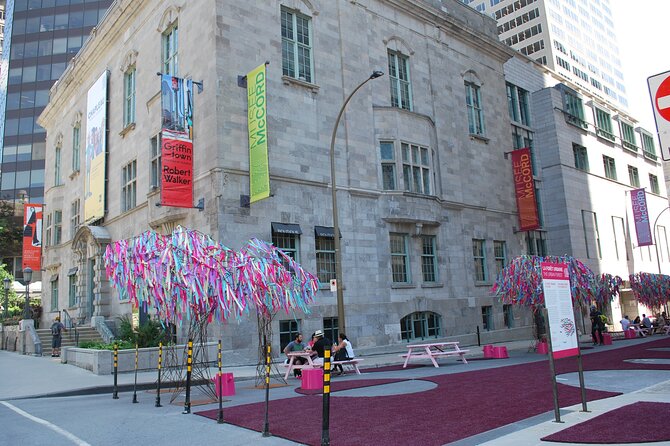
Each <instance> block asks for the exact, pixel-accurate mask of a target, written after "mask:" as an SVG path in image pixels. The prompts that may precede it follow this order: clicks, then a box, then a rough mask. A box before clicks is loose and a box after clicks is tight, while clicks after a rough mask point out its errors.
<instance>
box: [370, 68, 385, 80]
mask: <svg viewBox="0 0 670 446" xmlns="http://www.w3.org/2000/svg"><path fill="white" fill-rule="evenodd" d="M383 75H384V72H383V71H379V70H375V71H373V72H372V74H371V75H370V79H377V78H378V77H381V76H383Z"/></svg>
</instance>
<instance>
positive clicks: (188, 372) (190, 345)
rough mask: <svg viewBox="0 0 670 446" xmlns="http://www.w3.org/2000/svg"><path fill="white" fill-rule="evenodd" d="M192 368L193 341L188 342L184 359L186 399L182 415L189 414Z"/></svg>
mask: <svg viewBox="0 0 670 446" xmlns="http://www.w3.org/2000/svg"><path fill="white" fill-rule="evenodd" d="M192 366H193V339H189V340H188V356H187V357H186V398H185V399H184V410H183V411H182V413H183V414H187V413H191V371H192V368H193V367H192Z"/></svg>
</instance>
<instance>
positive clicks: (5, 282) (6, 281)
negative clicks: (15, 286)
mask: <svg viewBox="0 0 670 446" xmlns="http://www.w3.org/2000/svg"><path fill="white" fill-rule="evenodd" d="M11 283H12V279H10V278H9V277H5V278H4V279H2V284H3V285H4V286H5V291H9V286H10V285H11Z"/></svg>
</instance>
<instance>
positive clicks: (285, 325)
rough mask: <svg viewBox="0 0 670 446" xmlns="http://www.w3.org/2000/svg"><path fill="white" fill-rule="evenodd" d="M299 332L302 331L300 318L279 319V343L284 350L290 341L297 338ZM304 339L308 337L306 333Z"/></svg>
mask: <svg viewBox="0 0 670 446" xmlns="http://www.w3.org/2000/svg"><path fill="white" fill-rule="evenodd" d="M298 333H300V320H295V319H287V320H283V321H279V345H280V346H281V350H282V351H284V349H285V348H286V346H287V345H288V344H289V342H291V341H292V340H294V339H295V337H296V335H297V334H298ZM303 339H306V338H305V335H304V334H303ZM310 341H311V339H310Z"/></svg>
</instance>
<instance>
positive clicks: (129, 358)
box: [61, 342, 217, 375]
mask: <svg viewBox="0 0 670 446" xmlns="http://www.w3.org/2000/svg"><path fill="white" fill-rule="evenodd" d="M205 347H206V352H207V359H208V360H209V361H210V362H212V363H213V364H214V363H215V362H216V358H217V344H216V343H214V342H209V343H207V344H205ZM168 349H174V351H175V352H176V353H177V357H178V358H182V361H181V362H182V363H183V364H185V363H186V346H185V345H183V344H182V345H176V346H173V347H169V348H168V347H163V366H167V365H168V364H167V363H166V362H165V361H166V358H167V357H168V356H167V351H168ZM194 350H195V346H194ZM194 354H195V353H194ZM198 359H199V358H198ZM199 360H201V359H199ZM61 361H62V362H63V363H67V364H70V365H74V366H76V367H81V368H82V369H86V370H89V371H91V372H93V373H95V374H96V375H110V374H112V373H113V372H114V352H113V351H111V350H93V349H90V348H76V347H65V348H63V351H62V352H61ZM157 366H158V347H148V348H141V349H139V353H138V357H137V370H138V371H141V372H146V371H150V370H156V369H157ZM118 370H119V373H126V372H132V371H134V370H135V350H134V349H132V350H119V361H118Z"/></svg>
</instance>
